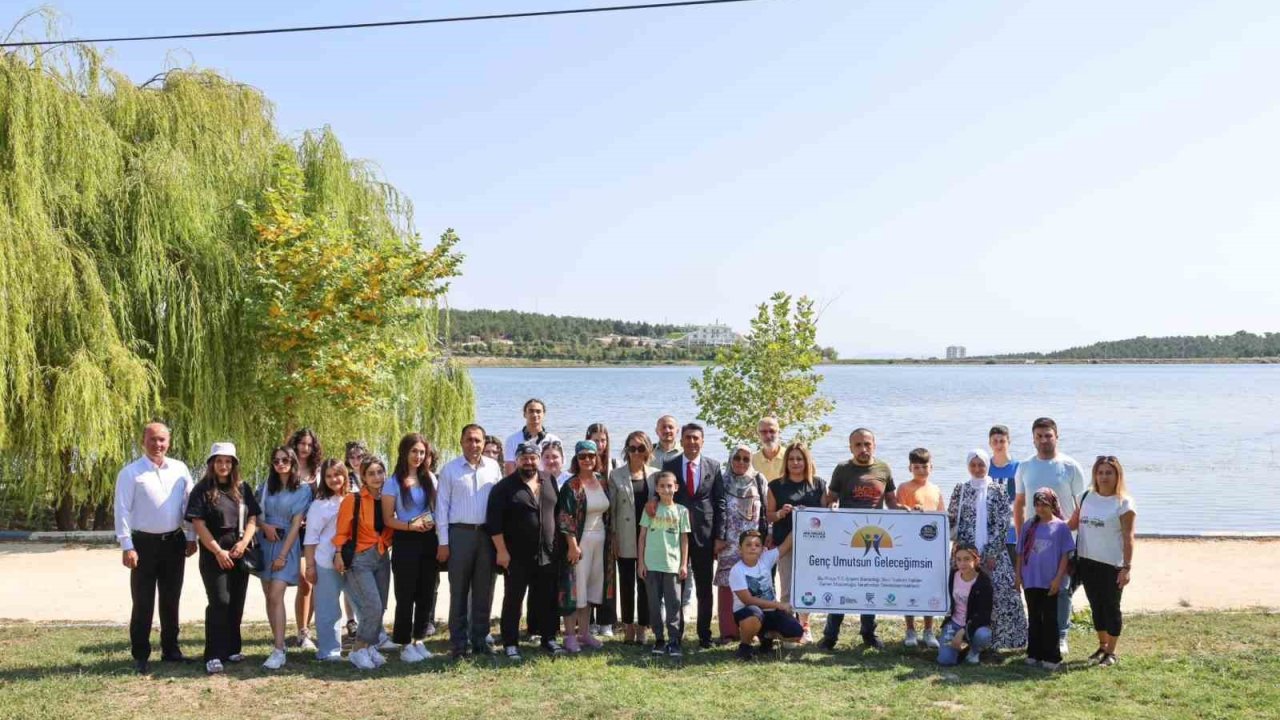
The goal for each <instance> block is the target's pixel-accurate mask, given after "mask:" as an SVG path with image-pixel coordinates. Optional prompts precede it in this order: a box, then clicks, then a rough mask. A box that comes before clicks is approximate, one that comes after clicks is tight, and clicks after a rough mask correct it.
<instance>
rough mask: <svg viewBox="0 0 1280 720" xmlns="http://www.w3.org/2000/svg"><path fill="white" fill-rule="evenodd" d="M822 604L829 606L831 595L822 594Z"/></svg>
mask: <svg viewBox="0 0 1280 720" xmlns="http://www.w3.org/2000/svg"><path fill="white" fill-rule="evenodd" d="M822 602H824V603H826V604H828V605H830V604H831V593H823V595H822Z"/></svg>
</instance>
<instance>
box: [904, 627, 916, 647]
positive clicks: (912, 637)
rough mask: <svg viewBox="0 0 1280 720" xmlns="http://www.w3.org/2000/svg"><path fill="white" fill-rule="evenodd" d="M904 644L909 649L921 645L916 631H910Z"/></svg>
mask: <svg viewBox="0 0 1280 720" xmlns="http://www.w3.org/2000/svg"><path fill="white" fill-rule="evenodd" d="M902 644H903V645H906V646H907V647H909V648H913V647H916V646H917V645H919V644H920V643H919V642H918V641H917V640H916V631H915V630H908V631H907V637H906V639H905V640H903V641H902Z"/></svg>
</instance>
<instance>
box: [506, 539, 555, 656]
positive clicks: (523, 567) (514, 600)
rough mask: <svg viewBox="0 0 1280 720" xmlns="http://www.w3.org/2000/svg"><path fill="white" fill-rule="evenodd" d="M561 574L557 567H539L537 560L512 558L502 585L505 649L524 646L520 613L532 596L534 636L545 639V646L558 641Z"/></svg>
mask: <svg viewBox="0 0 1280 720" xmlns="http://www.w3.org/2000/svg"><path fill="white" fill-rule="evenodd" d="M557 580H558V574H557V572H556V566H555V564H554V563H548V564H546V565H539V564H538V560H537V558H533V557H516V556H512V557H511V562H509V563H507V571H506V573H505V574H504V575H503V581H502V619H501V620H500V627H501V632H502V644H503V645H517V644H519V642H520V610H521V607H522V606H523V605H524V604H525V596H526V593H527V594H528V602H529V614H528V624H529V629H530V630H532V634H534V635H541V636H542V642H543V643H544V644H545V643H548V642H550V641H552V640H554V639H555V637H556V631H557V630H559V628H560V618H559V617H558V616H557V615H556V611H555V604H556V581H557Z"/></svg>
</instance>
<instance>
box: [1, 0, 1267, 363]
mask: <svg viewBox="0 0 1280 720" xmlns="http://www.w3.org/2000/svg"><path fill="white" fill-rule="evenodd" d="M34 4H35V3H34V2H32V3H30V4H27V3H26V2H25V1H24V0H0V8H2V9H3V10H4V12H3V13H0V18H5V17H8V18H12V19H16V18H17V16H19V15H20V14H21V13H22V12H24V11H25V10H27V9H29V8H30V7H31V6H32V5H34ZM592 4H604V5H607V4H625V3H623V2H621V0H617V1H610V0H576V1H575V0H520V1H515V0H504V1H499V0H436V1H433V2H374V1H369V2H361V3H350V2H338V1H337V0H310V1H308V2H305V3H302V2H261V1H260V0H258V1H256V2H245V1H242V0H223V1H221V2H218V3H174V2H172V0H165V1H163V2H151V1H150V0H147V1H143V0H137V1H129V0H121V1H120V2H112V3H104V2H101V1H100V0H53V1H52V5H53V6H54V7H55V8H56V9H57V10H58V11H60V12H61V13H62V29H61V33H62V36H63V37H92V36H108V35H131V34H159V33H176V32H199V31H211V30H230V29H251V28H265V27H273V26H289V25H316V24H331V23H343V22H369V21H380V20H398V19H411V18H424V17H438V16H446V15H459V14H465V15H472V14H482V13H495V12H519V11H528V10H541V9H556V8H569V7H583V6H587V5H592ZM12 19H8V20H3V21H0V26H7V25H8V24H9V23H10V22H12ZM30 29H31V31H32V33H34V34H37V35H40V34H42V33H43V30H41V29H40V28H39V27H38V25H32V26H31V28H30ZM1277 37H1280V3H1275V2H1246V1H1243V0H1242V1H1241V2H1233V3H1194V2H1181V1H1174V0H1159V1H1153V0H1145V1H1144V0H1135V1H1133V2H1125V3H1114V2H1100V1H1086V2H1078V3H1062V2H1014V1H1009V2H986V3H954V2H952V3H948V2H932V1H928V0H918V1H913V2H909V3H900V2H889V1H888V0H881V1H879V2H854V1H852V0H757V1H756V2H748V3H742V4H732V5H719V6H706V7H694V8H685V9H661V10H650V11H643V12H626V13H609V14H604V15H589V16H572V17H558V18H540V19H527V20H505V21H496V22H478V23H465V24H448V25H433V26H418V27H404V28H388V29H369V30H351V31H340V32H332V33H308V34H298V35H276V36H257V37H246V38H227V39H200V40H174V41H158V42H147V43H131V44H119V45H115V46H114V47H113V48H112V51H111V52H112V54H111V63H112V64H113V65H114V66H115V67H117V68H118V69H121V70H123V71H124V72H126V73H127V74H128V75H129V76H130V77H133V78H136V79H138V80H139V81H144V80H146V79H148V78H150V77H152V76H153V75H155V74H156V73H157V72H159V71H162V70H164V69H165V68H166V67H172V66H179V67H182V66H187V65H190V64H195V65H198V66H201V67H208V68H213V69H216V70H219V71H221V72H223V73H225V74H227V75H229V76H231V77H233V78H235V79H236V80H238V81H240V82H244V83H248V84H250V85H253V86H255V87H258V88H260V89H261V90H262V91H263V92H264V93H265V94H266V95H267V97H268V98H270V99H271V100H272V101H273V103H274V104H275V109H276V114H277V121H278V124H279V126H280V128H281V130H282V131H283V132H285V133H286V134H289V135H297V134H298V133H301V132H302V131H304V130H306V129H309V128H317V127H322V126H325V125H328V126H331V127H332V128H333V130H334V131H335V132H336V133H337V135H338V136H339V138H340V139H341V141H342V142H343V144H344V146H345V147H346V149H347V151H348V152H349V153H350V154H351V155H353V156H356V157H360V158H364V159H367V160H369V161H370V162H372V163H374V164H376V165H377V166H378V167H379V168H380V170H381V171H382V173H383V174H384V175H385V177H386V179H387V180H388V181H389V182H391V183H392V184H393V185H395V186H396V187H397V188H399V189H400V190H401V191H403V192H404V193H405V194H406V195H407V196H408V197H409V198H410V199H411V200H412V201H413V203H414V206H415V219H416V225H417V227H418V229H419V230H420V232H421V233H422V235H423V237H424V239H425V240H427V241H429V242H431V241H434V239H435V238H436V237H438V235H439V234H440V233H441V232H442V231H443V230H444V229H445V228H447V227H452V228H454V229H455V230H456V231H457V232H458V234H459V235H460V236H461V238H462V243H461V246H460V249H461V251H462V252H463V253H464V254H465V255H466V261H465V263H464V265H463V268H462V270H463V275H462V277H460V278H458V279H457V280H456V281H455V282H454V283H453V286H452V289H451V291H450V294H449V298H448V300H449V304H450V305H451V306H452V307H456V308H468V309H470V308H494V309H505V308H511V309H517V310H523V311H536V312H543V313H554V314H559V315H582V316H587V317H608V318H621V319H628V320H648V321H655V322H670V323H681V324H684V323H690V324H706V323H712V322H716V321H719V322H723V323H727V324H729V325H731V326H733V327H734V328H735V329H736V330H738V331H745V330H747V329H748V323H749V320H750V318H751V317H752V315H753V314H754V308H755V306H756V305H757V304H759V303H761V302H763V301H765V300H766V299H767V298H768V297H769V296H770V295H771V294H772V293H773V292H775V291H778V290H783V291H786V292H789V293H792V294H794V295H807V296H809V297H811V298H813V299H814V300H815V302H816V304H817V305H818V306H819V307H822V308H823V313H822V315H821V319H820V322H819V332H818V340H819V342H820V343H821V344H822V345H824V346H833V347H835V348H836V349H837V350H838V351H839V352H840V355H841V356H842V357H882V356H915V357H928V356H932V355H942V354H943V353H944V349H945V347H946V346H947V345H952V344H960V345H965V346H966V347H967V348H968V352H969V354H970V355H976V354H990V353H1001V352H1017V351H1030V350H1039V351H1051V350H1055V349H1061V348H1066V347H1071V346H1076V345H1085V344H1089V343H1092V342H1095V341H1098V340H1110V339H1122V338H1127V337H1134V336H1138V335H1148V336H1161V335H1181V334H1189V335H1198V334H1229V333H1232V332H1235V331H1237V330H1249V331H1252V332H1264V331H1270V332H1275V331H1280V283H1278V282H1276V275H1277V274H1278V272H1280V242H1277V240H1278V239H1280V140H1278V139H1277V138H1278V137H1280V133H1278V130H1280V91H1277V90H1276V85H1275V82H1274V78H1273V77H1272V76H1273V74H1274V69H1275V68H1277V67H1280V43H1276V42H1275V39H1276V38H1277Z"/></svg>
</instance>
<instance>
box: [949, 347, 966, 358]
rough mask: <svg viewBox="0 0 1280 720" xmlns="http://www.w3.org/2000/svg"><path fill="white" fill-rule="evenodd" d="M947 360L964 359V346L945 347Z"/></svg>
mask: <svg viewBox="0 0 1280 720" xmlns="http://www.w3.org/2000/svg"><path fill="white" fill-rule="evenodd" d="M947 359H948V360H963V359H964V346H963V345H948V346H947Z"/></svg>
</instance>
